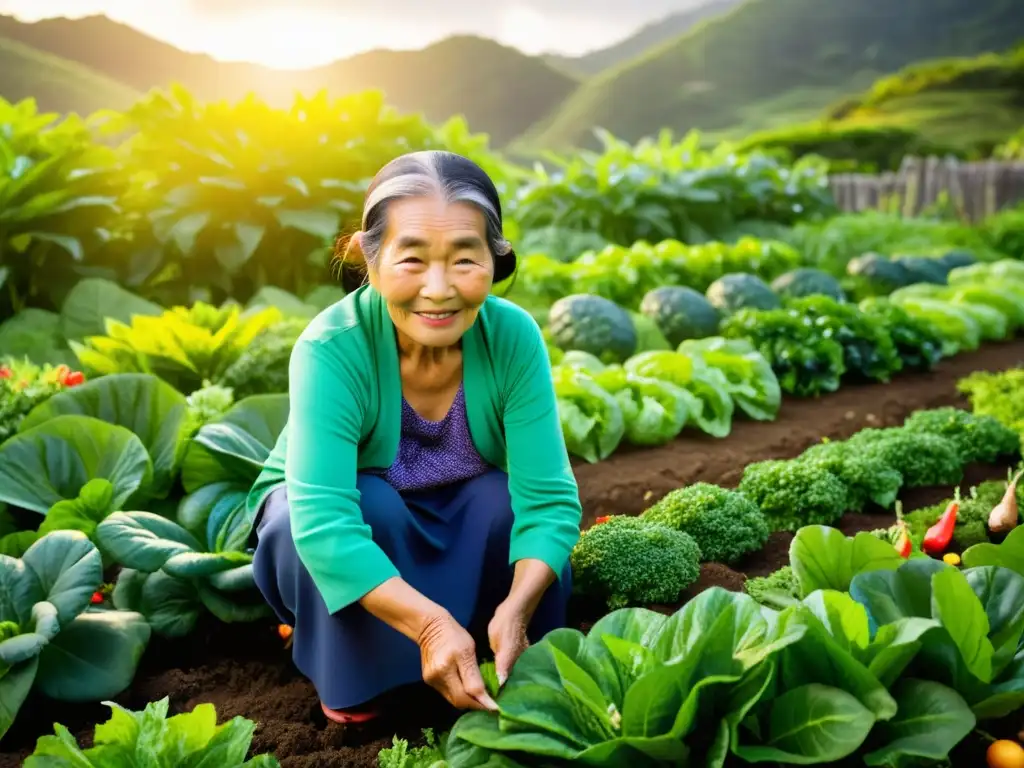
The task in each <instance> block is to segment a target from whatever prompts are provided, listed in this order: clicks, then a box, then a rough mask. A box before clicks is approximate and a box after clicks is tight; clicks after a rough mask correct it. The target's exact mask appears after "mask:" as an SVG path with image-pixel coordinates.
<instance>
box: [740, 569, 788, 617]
mask: <svg viewBox="0 0 1024 768" xmlns="http://www.w3.org/2000/svg"><path fill="white" fill-rule="evenodd" d="M744 589H746V591H747V594H748V595H750V596H751V597H752V598H754V600H756V601H757V602H758V603H760V604H761V605H765V606H768V607H769V608H782V607H784V605H785V604H786V603H787V602H788V601H789V600H790V599H792V600H799V599H800V585H799V584H798V583H797V580H796V574H795V573H794V572H793V567H792V566H790V565H784V566H782V567H781V568H779V570H777V571H774V572H773V573H769V574H768V575H767V576H755V577H754V578H752V579H747V583H746V584H745V585H744Z"/></svg>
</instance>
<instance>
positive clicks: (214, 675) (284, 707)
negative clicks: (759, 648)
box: [0, 340, 1024, 768]
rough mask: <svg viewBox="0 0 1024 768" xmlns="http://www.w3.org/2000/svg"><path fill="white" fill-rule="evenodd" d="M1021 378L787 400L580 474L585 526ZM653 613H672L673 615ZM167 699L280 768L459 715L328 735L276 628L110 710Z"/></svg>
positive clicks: (361, 760) (709, 569) (755, 571)
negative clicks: (764, 413)
mask: <svg viewBox="0 0 1024 768" xmlns="http://www.w3.org/2000/svg"><path fill="white" fill-rule="evenodd" d="M1020 364H1024V340H1019V341H1015V342H1011V343H1004V344H994V345H987V346H986V347H984V348H983V349H981V350H979V351H977V352H973V353H967V354H962V355H959V356H957V357H956V358H954V359H952V360H947V361H945V362H943V363H942V364H941V365H940V367H939V368H938V369H937V370H936V371H933V372H931V373H929V374H921V375H905V376H901V377H899V378H898V379H896V380H895V381H893V382H891V383H889V384H876V385H864V386H848V387H844V388H843V389H842V390H841V391H840V392H838V393H836V394H833V395H828V396H824V397H821V398H819V399H817V400H798V399H787V400H786V401H785V403H784V404H783V408H782V411H781V413H780V416H779V419H778V420H777V421H774V422H769V423H758V422H750V421H741V420H738V421H737V422H736V424H735V425H734V427H733V432H732V434H731V435H730V436H729V437H728V438H726V439H723V440H715V439H711V438H703V437H697V436H687V437H684V438H680V439H678V440H676V441H674V442H673V443H671V444H670V445H667V446H664V447H662V448H657V449H651V450H644V451H638V450H630V449H625V450H622V451H620V452H619V453H617V454H616V455H615V456H613V457H611V458H610V459H608V460H606V461H603V462H601V463H600V464H595V465H588V464H584V463H578V464H577V465H576V468H575V470H576V475H577V478H578V480H579V485H580V493H581V497H582V500H583V506H584V516H585V520H584V523H585V524H589V523H590V522H591V521H593V519H594V518H595V517H597V516H599V515H606V514H613V513H617V514H638V513H640V512H641V511H643V509H645V508H646V507H647V506H649V505H650V504H651V503H653V502H654V501H656V500H657V499H659V498H660V497H661V496H663V495H664V494H665V493H667V492H668V491H670V490H672V489H674V488H677V487H680V486H682V485H686V484H689V483H694V482H698V481H704V482H711V483H717V484H719V485H723V486H727V487H731V486H735V485H736V483H738V481H739V478H740V475H741V473H742V471H743V468H744V467H745V466H746V465H747V464H750V463H752V462H755V461H761V460H763V459H769V458H780V459H781V458H789V457H792V456H795V455H796V454H798V453H800V452H801V451H802V450H804V449H805V448H806V447H807V446H809V445H811V444H812V443H814V442H816V441H818V440H820V439H821V438H822V437H826V436H827V437H830V438H833V439H836V438H846V437H849V436H850V435H852V434H853V433H854V432H856V431H857V430H859V429H861V428H863V427H867V426H875V427H877V426H890V425H895V424H899V423H900V422H901V421H902V420H903V419H904V418H905V417H906V416H907V415H908V414H909V413H910V412H911V411H913V410H915V409H918V408H933V407H937V406H942V405H960V406H966V403H965V401H964V400H963V399H962V398H961V397H960V396H959V395H958V394H957V392H956V381H957V379H959V378H961V377H963V376H965V375H967V374H969V373H971V372H972V371H977V370H990V371H999V370H1004V369H1006V368H1011V367H1014V366H1016V365H1020ZM1005 474H1006V468H1005V466H1001V467H975V466H972V467H969V468H968V471H967V475H966V477H965V479H964V487H965V488H966V487H969V486H970V485H973V484H976V483H978V482H981V481H982V480H986V479H993V478H1003V477H1005ZM950 495H951V489H950V488H923V489H915V490H913V491H910V492H908V493H907V494H906V495H905V496H904V497H903V505H904V509H905V510H907V511H910V510H913V509H916V508H918V507H921V506H925V505H929V504H933V503H936V502H938V501H941V500H943V499H945V498H949V497H950ZM892 522H893V516H892V515H891V514H886V513H882V512H881V511H878V512H877V513H872V512H867V513H864V514H849V515H846V516H845V517H844V518H843V519H842V520H841V521H840V523H839V524H838V527H840V528H841V529H842V530H844V531H845V532H846V533H848V534H850V533H854V532H856V531H859V530H871V529H874V528H881V527H885V526H888V525H890V524H891V523H892ZM791 540H792V534H785V533H777V534H773V536H772V537H771V539H770V540H769V542H768V544H767V546H766V547H765V548H764V549H763V550H762V551H760V552H757V553H755V554H754V555H752V556H750V557H748V558H747V559H746V560H744V561H742V562H740V563H738V564H736V566H735V567H734V568H729V567H726V566H724V565H720V564H717V563H709V564H705V565H704V566H702V569H701V576H700V579H699V580H698V582H697V583H696V584H694V585H693V586H691V587H690V589H689V590H688V591H687V593H686V595H684V597H685V598H687V599H689V598H691V597H693V596H694V595H696V594H698V593H699V592H701V591H703V590H704V589H707V588H709V587H712V586H722V587H725V588H726V589H731V590H736V591H738V590H742V589H743V585H744V582H745V581H746V579H747V578H750V577H754V576H764V575H767V574H769V573H771V572H772V571H774V570H777V569H778V568H780V567H781V566H783V565H786V564H787V563H788V560H789V543H790V541H791ZM652 607H653V608H655V609H658V610H663V611H665V612H671V611H673V610H675V609H676V608H677V607H678V606H652ZM598 615H600V612H599V611H595V607H594V606H593V605H587V604H584V603H582V602H580V603H577V604H574V605H573V608H572V623H573V624H574V625H575V626H579V627H581V628H586V627H587V625H589V624H590V623H591V622H592V621H593V620H594V618H596V617H597V616H598ZM164 696H169V697H170V701H171V710H172V712H181V711H187V710H190V709H191V708H192V707H194V706H195V705H196V704H200V703H202V702H212V703H213V704H214V705H215V706H216V707H217V712H218V715H219V717H220V718H221V719H222V720H223V719H227V718H230V717H234V716H237V715H241V716H244V717H247V718H251V719H252V720H255V721H256V722H257V723H258V724H259V726H258V728H257V730H256V735H255V737H254V739H253V753H261V752H273V753H275V754H276V755H277V757H278V759H279V760H280V761H281V764H282V765H283V766H284V768H327V766H332V767H335V766H351V767H352V768H363V767H364V766H365V767H369V766H375V765H376V764H377V761H376V758H377V753H378V751H379V750H380V749H381V748H382V747H386V746H389V745H390V743H391V737H392V735H394V734H398V735H399V736H401V737H404V738H408V739H409V740H410V741H418V740H419V737H420V731H421V729H422V728H424V727H426V726H432V727H435V728H437V729H438V730H443V729H444V728H446V727H447V726H449V725H450V724H451V722H453V720H454V715H455V713H452V712H451V711H450V710H449V709H448V708H447V706H446V705H445V703H444V702H443V701H442V700H441V699H440V698H439V697H437V696H435V695H434V694H433V693H432V692H430V691H421V690H413V691H409V692H402V695H400V696H396V698H395V702H396V703H395V704H393V705H392V707H391V708H390V709H391V714H390V715H389V716H388V717H386V718H382V719H381V720H380V721H378V722H375V723H371V724H369V725H366V726H361V727H358V728H351V727H350V728H345V727H342V726H339V725H336V724H333V723H328V722H327V721H326V719H325V718H324V717H323V715H322V713H321V712H320V709H319V704H318V700H317V697H316V693H315V691H314V689H313V687H312V686H311V685H310V684H309V683H308V682H307V681H305V680H304V679H303V678H302V677H301V676H300V675H299V674H298V673H296V672H295V671H294V668H293V667H292V664H291V662H290V654H289V651H288V650H287V649H285V648H284V644H283V642H282V641H281V640H280V638H278V636H277V634H276V631H275V628H274V626H273V624H272V623H264V624H256V625H244V626H240V625H221V624H218V623H217V622H215V621H212V620H211V621H210V622H209V624H208V625H205V626H202V627H200V628H197V630H196V631H195V632H194V633H193V634H191V635H190V636H189V637H187V638H183V639H180V640H177V641H167V640H161V639H158V638H154V640H153V641H152V642H151V644H150V647H149V649H148V650H147V652H146V656H145V658H144V659H143V663H142V665H141V667H140V669H139V673H138V675H137V677H136V681H135V683H134V684H133V685H132V687H131V688H130V689H129V690H128V691H126V692H125V693H124V694H122V695H120V696H118V697H117V701H118V703H120V704H122V705H124V706H127V707H129V708H132V709H141V708H142V707H144V706H145V704H146V703H147V702H149V701H152V700H156V699H160V698H162V697H164ZM106 719H107V709H106V708H105V707H103V706H102V705H98V704H96V705H83V704H74V705H71V704H61V703H57V702H52V701H45V700H42V699H30V701H28V702H26V704H25V706H24V707H22V710H21V713H20V715H19V717H18V720H17V721H16V722H15V723H14V726H13V727H12V729H11V730H10V731H9V732H8V734H7V736H6V737H5V739H4V743H3V745H2V749H3V751H2V752H0V768H13V767H14V766H20V765H21V764H22V761H23V760H24V758H25V757H26V756H27V755H28V754H30V753H31V751H32V749H33V747H34V744H35V741H36V739H37V738H38V737H39V736H40V735H42V734H45V733H52V725H53V723H54V722H60V723H63V724H64V725H66V726H67V727H68V728H69V729H70V730H71V732H72V733H73V734H74V735H75V736H76V737H77V738H78V739H79V742H80V743H81V744H83V745H87V744H90V743H91V739H92V728H93V726H94V725H95V724H96V723H97V722H102V721H104V720H106ZM986 725H988V729H987V730H988V731H989V732H990V733H993V734H994V735H996V736H999V737H1008V736H1013V735H1015V734H1016V733H1017V732H1018V731H1019V730H1021V729H1022V728H1024V715H1022V714H1020V713H1018V714H1017V715H1015V716H1014V717H1013V718H1011V719H1009V720H1007V721H1004V722H1000V723H995V724H986ZM955 758H956V759H955V760H954V761H953V765H954V766H964V767H965V768H967V767H968V766H970V767H972V768H973V767H974V766H981V765H984V763H985V760H984V745H983V744H982V743H981V742H980V741H979V740H973V739H969V740H968V741H967V742H965V743H964V745H963V746H962V748H961V749H960V750H958V753H957V755H956V756H955ZM853 764H856V763H851V765H853ZM861 764H862V763H861Z"/></svg>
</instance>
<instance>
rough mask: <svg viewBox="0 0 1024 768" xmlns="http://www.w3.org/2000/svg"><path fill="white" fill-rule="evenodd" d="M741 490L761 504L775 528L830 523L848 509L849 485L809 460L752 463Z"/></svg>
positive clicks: (769, 522)
mask: <svg viewBox="0 0 1024 768" xmlns="http://www.w3.org/2000/svg"><path fill="white" fill-rule="evenodd" d="M739 490H740V493H742V494H743V495H744V496H746V497H747V498H748V499H750V500H751V501H753V502H754V503H755V504H757V505H758V506H759V507H760V508H761V512H762V513H763V514H764V516H765V518H766V519H767V521H768V527H769V528H770V529H771V530H773V531H796V530H798V529H799V528H802V527H803V526H805V525H831V524H832V523H834V522H835V521H836V520H838V519H839V518H840V517H842V514H843V512H845V511H846V486H845V485H843V483H842V481H841V480H840V479H839V478H838V477H836V476H835V475H833V474H832V473H831V472H829V471H828V470H827V469H825V468H824V467H822V466H820V465H817V464H812V463H810V462H801V461H780V460H770V461H759V462H757V463H755V464H749V465H747V468H746V469H745V470H744V471H743V479H742V480H740V487H739Z"/></svg>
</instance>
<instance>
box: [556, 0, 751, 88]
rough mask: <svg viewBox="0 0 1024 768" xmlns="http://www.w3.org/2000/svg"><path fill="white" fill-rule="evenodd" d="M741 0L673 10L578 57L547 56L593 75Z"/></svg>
mask: <svg viewBox="0 0 1024 768" xmlns="http://www.w3.org/2000/svg"><path fill="white" fill-rule="evenodd" d="M741 2H743V0H708V2H705V3H703V4H700V5H698V6H697V7H695V8H692V9H690V10H685V11H680V12H679V13H673V14H672V15H671V16H667V17H665V18H664V19H659V20H658V21H654V22H651V23H650V24H647V25H645V26H643V27H641V28H640V29H638V30H637V31H636V32H635V33H633V34H632V35H630V36H629V37H627V38H626V39H625V40H622V41H620V42H618V43H616V44H615V45H609V46H608V47H607V48H601V49H599V50H596V51H591V52H590V53H587V54H584V55H583V56H575V57H573V56H558V55H555V54H549V55H548V56H545V59H546V60H547V61H548V62H550V63H551V64H553V65H554V66H555V67H556V68H557V69H561V70H562V71H563V72H569V73H570V74H574V75H578V76H580V77H591V76H593V75H596V74H598V73H599V72H603V71H605V70H606V69H611V68H612V67H617V66H620V65H622V64H625V63H626V62H628V61H630V60H631V59H635V58H636V57H637V56H642V55H643V54H644V53H645V52H647V51H649V50H650V49H652V48H655V47H657V46H659V45H662V44H663V43H667V42H668V41H670V40H673V39H675V38H677V37H679V36H680V35H683V34H686V33H687V32H689V31H690V30H691V29H693V28H694V27H695V26H696V25H697V24H699V23H700V22H702V21H704V20H705V19H710V18H714V17H715V16H721V15H722V14H723V13H725V12H726V11H728V10H730V9H731V8H734V7H735V6H737V5H739V4H740V3H741Z"/></svg>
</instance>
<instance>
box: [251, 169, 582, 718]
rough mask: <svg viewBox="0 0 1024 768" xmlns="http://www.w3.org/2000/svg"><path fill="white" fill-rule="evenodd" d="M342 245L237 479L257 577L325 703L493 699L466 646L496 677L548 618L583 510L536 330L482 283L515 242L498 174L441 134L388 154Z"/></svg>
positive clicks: (557, 603) (498, 276)
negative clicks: (326, 296)
mask: <svg viewBox="0 0 1024 768" xmlns="http://www.w3.org/2000/svg"><path fill="white" fill-rule="evenodd" d="M344 258H345V259H346V261H349V262H351V261H353V260H355V261H357V262H359V263H361V264H363V265H365V269H366V277H367V278H368V284H366V285H363V286H362V287H360V288H359V289H358V290H356V291H354V292H353V293H350V294H349V295H348V296H346V297H345V298H344V299H342V300H341V301H340V302H338V303H337V304H335V305H334V306H332V307H330V308H328V309H327V310H325V311H324V312H322V313H321V314H320V315H319V316H318V317H317V318H316V319H314V320H313V321H312V323H311V324H310V325H309V327H308V328H307V329H306V330H305V332H304V333H303V334H302V337H301V338H300V339H299V341H298V343H297V344H296V346H295V349H294V351H293V352H292V357H291V364H290V370H289V379H290V390H291V391H290V393H289V397H290V414H289V419H288V425H287V427H286V429H285V430H284V431H283V433H282V435H281V437H280V439H279V441H278V443H277V446H276V447H275V448H274V450H273V452H272V453H271V455H270V457H269V458H268V460H267V462H266V465H265V468H264V470H263V472H262V474H261V475H260V477H259V479H258V480H257V482H256V484H255V486H254V487H253V489H252V492H251V493H250V496H249V509H250V510H251V511H252V512H254V513H255V519H254V534H255V536H256V538H257V545H256V552H255V556H254V561H253V568H254V571H255V577H256V583H257V585H258V586H259V589H260V591H261V592H262V593H263V595H264V597H265V599H266V600H267V602H268V603H269V604H270V606H271V607H272V608H273V609H274V612H275V613H276V614H277V616H278V617H279V618H280V620H281V621H282V622H284V623H286V624H288V625H290V626H292V627H293V628H294V634H293V651H292V653H293V658H294V661H295V664H296V666H297V667H298V668H299V670H300V671H301V672H302V673H303V674H305V675H306V676H307V677H309V678H310V679H311V680H312V682H313V684H314V685H315V687H316V689H317V693H318V694H319V696H320V703H321V707H322V708H323V711H324V714H325V715H327V717H328V718H330V719H332V720H334V721H336V722H362V721H365V720H368V719H370V718H372V717H374V716H376V715H377V714H378V713H379V709H380V708H379V703H380V697H381V694H384V693H386V692H389V691H393V690H394V689H396V688H399V687H402V686H406V685H411V684H415V683H418V682H420V681H426V682H427V683H428V684H430V685H431V686H432V687H433V688H435V689H436V690H437V691H439V692H440V693H441V694H442V695H443V696H444V697H445V698H446V699H447V700H448V701H449V702H450V703H451V704H452V705H453V706H455V707H457V708H459V709H493V708H494V707H495V704H494V701H493V700H492V699H491V698H490V697H489V696H488V694H487V690H486V688H485V686H484V684H483V680H482V679H481V675H480V671H479V667H478V665H477V661H478V655H485V654H486V651H485V649H484V646H485V645H486V646H489V647H490V650H491V651H492V652H493V654H494V660H495V663H496V667H497V673H498V678H499V681H502V682H503V681H504V679H505V678H506V677H507V676H508V674H509V671H510V670H511V668H512V665H513V664H514V663H515V661H516V660H517V658H518V657H519V655H520V654H521V653H522V651H523V650H524V649H525V648H526V647H527V645H528V643H529V642H531V641H533V640H534V639H536V638H539V637H541V636H543V635H544V634H546V633H547V632H549V631H551V630H552V629H556V628H558V627H560V626H563V624H564V621H565V610H566V603H567V600H568V595H569V593H570V571H569V566H568V560H569V553H570V552H571V550H572V547H573V546H574V545H575V543H576V541H577V540H578V538H579V523H580V515H581V510H580V503H579V495H578V491H577V487H576V482H575V479H574V477H573V474H572V471H571V469H570V464H569V458H568V454H567V453H566V449H565V443H564V440H563V437H562V431H561V427H560V424H559V418H558V412H557V410H556V405H555V393H554V390H553V385H552V381H551V373H550V367H549V363H548V357H547V353H546V350H545V348H544V343H543V340H542V336H541V332H540V329H539V328H538V327H537V324H536V323H535V322H534V321H533V319H532V318H531V317H530V316H529V315H528V314H527V313H526V312H524V311H523V310H522V309H520V308H519V307H517V306H516V305H514V304H512V303H510V302H507V301H505V300H503V299H501V298H497V297H495V296H492V295H490V292H491V286H492V285H493V284H494V283H495V282H497V281H501V280H503V279H505V278H507V277H509V276H510V275H511V274H512V273H513V271H514V269H515V258H516V257H515V254H514V252H513V251H512V249H511V247H510V245H509V243H508V242H507V241H506V240H505V239H504V237H503V235H502V219H501V204H500V202H499V200H498V194H497V190H496V189H495V187H494V184H493V183H492V182H491V180H490V178H488V176H487V174H485V173H484V172H483V171H482V170H481V169H480V168H479V167H478V166H477V165H475V164H474V163H473V162H471V161H470V160H467V159H466V158H464V157H461V156H459V155H455V154H451V153H448V152H416V153H412V154H409V155H405V156H403V157H399V158H398V159H396V160H394V161H392V162H391V163H389V164H388V165H386V166H385V167H384V168H383V169H382V170H381V171H380V172H379V173H378V174H377V177H376V178H375V179H374V180H373V182H372V183H371V185H370V187H369V189H368V191H367V193H366V202H365V206H364V211H363V219H362V229H361V231H360V232H358V233H357V234H355V235H354V236H353V237H352V238H351V239H350V240H349V242H348V246H347V249H346V250H345V253H344Z"/></svg>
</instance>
